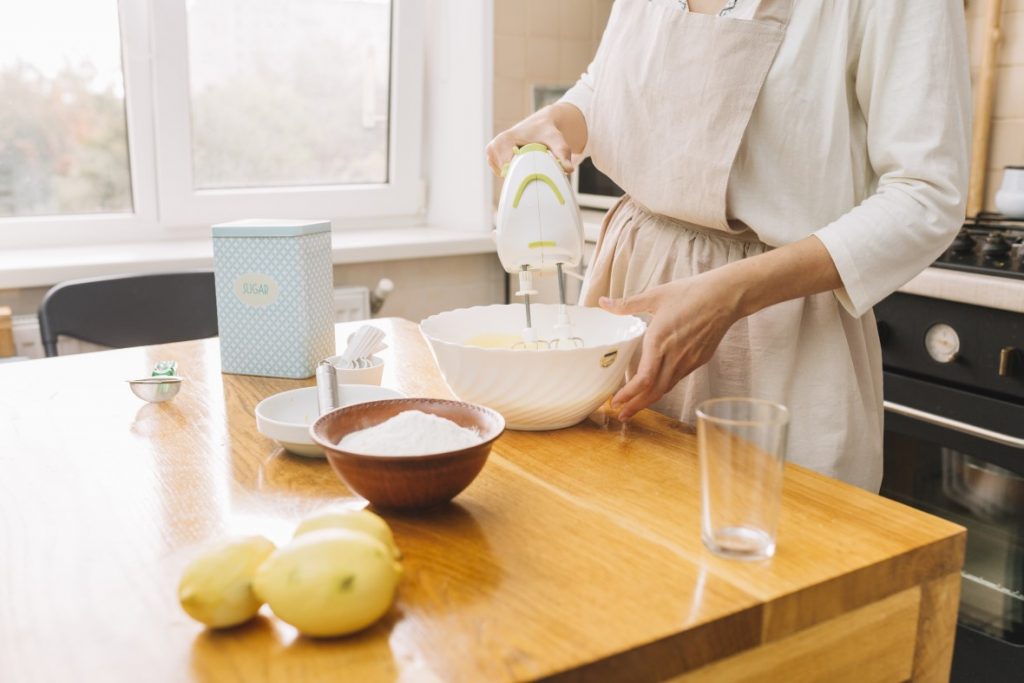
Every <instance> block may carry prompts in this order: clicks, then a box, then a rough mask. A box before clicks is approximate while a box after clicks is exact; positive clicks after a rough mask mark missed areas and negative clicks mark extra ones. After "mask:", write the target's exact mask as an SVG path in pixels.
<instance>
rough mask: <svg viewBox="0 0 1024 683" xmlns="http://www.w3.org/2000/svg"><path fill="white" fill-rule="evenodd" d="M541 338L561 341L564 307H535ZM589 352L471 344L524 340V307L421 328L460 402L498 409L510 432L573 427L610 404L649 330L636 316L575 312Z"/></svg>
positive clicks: (455, 316)
mask: <svg viewBox="0 0 1024 683" xmlns="http://www.w3.org/2000/svg"><path fill="white" fill-rule="evenodd" d="M530 310H531V312H532V314H533V326H534V328H535V329H536V330H537V336H538V338H540V339H553V338H554V325H555V315H556V313H557V311H558V305H557V304H534V305H532V306H531V307H530ZM569 319H570V321H571V322H572V324H573V326H574V327H575V330H576V335H577V336H579V337H582V338H583V340H584V342H585V344H586V345H585V346H584V347H583V348H556V349H548V350H536V351H525V350H520V351H514V350H511V349H489V348H481V347H477V346H469V345H467V344H466V342H467V341H469V340H470V339H473V338H474V337H477V336H480V335H511V336H515V335H519V334H520V332H521V330H522V329H523V325H524V324H525V311H524V309H523V305H522V304H510V305H497V306H475V307H473V308H460V309H457V310H454V311H446V312H444V313H439V314H437V315H434V316H431V317H429V318H427V319H426V320H424V321H423V322H422V323H420V330H421V331H422V333H423V336H424V337H425V338H426V340H427V342H428V343H429V344H430V349H431V351H432V352H433V354H434V359H435V360H436V361H437V365H438V367H439V368H440V369H441V374H442V375H443V376H444V379H445V382H447V383H448V387H449V388H450V389H451V390H452V393H454V394H455V395H456V396H457V397H458V398H459V400H461V401H467V402H469V403H477V404H480V405H484V406H487V407H489V408H493V409H494V410H497V411H498V412H499V413H501V414H502V416H503V417H504V418H505V422H506V424H507V426H508V428H509V429H522V430H531V431H541V430H548V429H561V428H563V427H570V426H572V425H574V424H576V423H578V422H580V421H582V420H583V419H585V418H586V417H587V416H588V415H590V414H591V413H592V412H594V411H595V410H597V408H598V407H599V406H600V405H601V404H602V403H604V402H605V401H606V400H607V399H608V398H609V397H610V396H611V395H612V394H613V393H614V392H615V390H616V389H618V388H619V386H620V385H621V384H622V381H623V379H624V377H625V374H626V369H627V368H628V367H629V361H630V359H631V358H632V357H633V354H634V353H635V352H636V350H637V346H638V345H639V344H640V339H641V338H642V337H643V334H644V330H645V329H646V326H645V325H644V322H643V321H642V320H640V319H639V318H637V317H634V316H618V315H613V314H611V313H608V312H607V311H603V310H601V309H599V308H583V307H579V306H570V307H569Z"/></svg>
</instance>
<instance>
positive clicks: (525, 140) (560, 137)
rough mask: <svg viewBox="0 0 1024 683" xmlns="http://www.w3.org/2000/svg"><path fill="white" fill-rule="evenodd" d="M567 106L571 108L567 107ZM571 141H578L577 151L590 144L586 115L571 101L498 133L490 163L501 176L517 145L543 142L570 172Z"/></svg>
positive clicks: (490, 146)
mask: <svg viewBox="0 0 1024 683" xmlns="http://www.w3.org/2000/svg"><path fill="white" fill-rule="evenodd" d="M566 107H567V108H568V109H565V108H566ZM566 128H568V130H566ZM581 137H582V139H581ZM570 141H571V142H577V146H578V147H579V149H578V150H577V151H582V150H583V145H584V144H585V143H586V123H585V122H584V120H583V114H582V113H580V110H579V109H577V108H576V107H574V106H573V105H571V104H564V103H558V104H553V105H551V106H549V107H544V108H543V109H540V110H538V111H536V112H534V113H533V114H531V115H530V116H528V117H526V118H525V119H523V120H522V121H520V122H519V123H517V124H516V125H514V126H512V127H511V128H509V129H508V130H506V131H504V132H502V133H499V134H498V135H497V136H495V138H494V139H493V140H491V142H490V143H489V144H488V145H487V164H488V165H489V166H490V167H491V171H493V172H494V175H496V176H501V170H502V167H503V166H504V165H505V164H507V163H508V162H510V161H511V160H512V155H513V154H514V153H515V150H516V148H517V147H522V146H523V145H526V144H529V143H531V142H539V143H541V144H543V145H544V146H546V147H547V148H548V149H549V150H551V152H552V154H554V155H555V158H556V159H558V160H559V161H560V162H561V163H562V168H564V169H565V172H566V173H570V172H572V169H573V166H572V152H573V145H571V144H570Z"/></svg>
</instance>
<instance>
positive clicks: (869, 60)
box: [563, 0, 971, 316]
mask: <svg viewBox="0 0 1024 683" xmlns="http://www.w3.org/2000/svg"><path fill="white" fill-rule="evenodd" d="M654 1H655V2H658V1H665V0H654ZM755 1H756V0H755ZM621 2H622V0H619V2H616V3H615V4H614V5H613V8H612V14H611V17H610V18H609V22H608V26H607V28H606V29H605V34H606V35H608V34H609V33H611V32H613V31H615V30H616V25H617V21H616V17H617V14H618V12H617V8H618V6H619V5H620V4H621ZM753 6H754V2H752V1H751V0H740V1H739V2H738V3H737V8H736V13H734V14H731V15H728V18H729V19H730V20H736V19H744V18H749V16H750V14H751V13H752V11H753ZM741 9H742V10H745V12H744V14H746V17H744V16H743V14H741V13H740V10H741ZM681 10H682V11H686V10H685V8H682V7H681ZM636 42H637V43H638V44H640V43H642V42H643V39H642V37H640V36H638V37H637V40H636ZM604 58H605V55H604V54H603V50H602V49H601V48H598V51H597V55H596V56H595V58H594V61H593V62H592V63H591V65H590V67H589V68H588V70H587V72H586V73H585V74H583V75H582V77H581V78H580V80H579V81H578V82H577V83H576V85H575V86H574V87H573V88H572V89H570V90H569V92H567V93H566V95H565V97H564V98H563V99H564V101H567V102H570V103H572V104H574V105H575V106H577V107H578V108H579V109H580V110H581V111H582V112H583V115H584V117H585V118H587V119H590V103H591V101H592V96H593V92H594V87H595V84H598V83H599V82H600V73H601V63H602V60H603V59H604ZM683 87H685V86H683ZM970 92H971V88H970V75H969V67H968V57H967V41H966V30H965V27H964V10H963V4H962V2H961V0H842V1H834V2H822V1H821V0H795V2H794V6H793V12H792V16H791V18H790V23H789V26H788V28H787V30H786V35H785V38H784V39H783V42H782V45H781V46H780V48H779V52H778V54H777V56H776V58H775V62H774V63H773V65H772V67H771V70H770V71H769V73H768V77H767V79H766V81H765V84H764V88H763V89H762V91H761V94H760V96H759V98H758V101H757V104H756V106H755V108H754V111H753V114H752V116H751V120H750V123H749V125H748V127H747V131H746V134H745V137H744V139H743V142H742V144H741V145H740V149H739V152H738V154H737V158H736V161H735V164H734V166H733V169H732V173H731V176H730V180H729V188H728V192H727V212H728V215H729V217H730V218H733V219H736V220H738V221H740V222H742V223H744V224H746V225H747V226H749V227H750V228H751V229H752V230H753V231H754V232H755V233H756V234H757V235H758V237H760V239H761V240H762V241H764V242H765V243H767V244H769V245H772V246H781V245H784V244H789V243H791V242H795V241H797V240H800V239H802V238H804V237H807V236H808V235H812V234H813V235H816V236H817V237H818V238H819V239H820V240H821V241H822V242H823V243H824V245H825V247H826V248H827V249H828V251H829V253H830V254H831V256H832V259H833V261H834V262H835V264H836V268H837V269H838V271H839V274H840V277H841V278H842V281H843V289H841V290H838V291H837V292H836V296H837V297H838V298H839V300H840V301H841V302H842V304H843V306H844V307H845V308H846V309H847V310H848V311H849V312H850V313H851V314H852V315H855V316H860V315H863V314H864V313H865V312H867V311H868V310H870V309H871V307H872V306H873V305H874V304H875V303H877V302H878V301H880V300H881V299H883V298H885V297H886V296H888V295H889V294H890V293H892V292H893V291H895V290H896V289H897V288H899V287H900V286H901V285H903V284H904V283H906V282H907V281H908V280H910V279H911V278H912V277H914V276H915V275H916V274H917V273H919V272H920V271H921V270H923V269H924V268H925V267H927V266H928V265H929V264H930V263H931V262H932V261H934V260H935V259H936V258H937V257H938V256H939V255H940V254H941V253H942V252H943V251H944V250H945V248H946V247H947V245H948V244H949V242H950V241H951V239H952V238H953V236H954V235H955V234H956V232H957V230H958V229H959V227H960V226H961V225H962V223H963V219H964V209H965V204H966V194H967V180H968V171H969V161H968V157H969V147H970V127H971V97H970ZM602 96H603V97H608V96H609V95H608V94H607V93H605V94H603V95H602ZM685 115H686V113H685V112H680V113H679V116H680V118H681V119H682V118H684V117H685ZM624 132H626V131H624ZM651 134H657V135H663V136H665V137H666V143H668V142H670V141H671V130H666V131H653V132H651ZM613 180H614V178H613Z"/></svg>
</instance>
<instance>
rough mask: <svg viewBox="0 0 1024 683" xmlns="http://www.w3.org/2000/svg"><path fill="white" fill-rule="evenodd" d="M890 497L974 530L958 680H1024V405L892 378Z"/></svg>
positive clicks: (886, 481) (885, 490)
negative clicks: (1022, 677) (1022, 675)
mask: <svg viewBox="0 0 1024 683" xmlns="http://www.w3.org/2000/svg"><path fill="white" fill-rule="evenodd" d="M885 382H886V383H885V396H886V401H885V404H886V422H885V475H884V478H883V481H882V495H884V496H886V497H888V498H892V499H894V500H897V501H900V502H902V503H905V504H907V505H910V506H912V507H915V508H918V509H921V510H924V511H926V512H929V513H931V514H933V515H937V516H939V517H944V518H945V519H948V520H950V521H953V522H956V523H957V524H960V525H962V526H964V527H966V528H967V549H966V555H965V559H964V568H963V572H962V575H963V581H962V584H961V596H960V615H959V623H958V625H957V640H956V646H955V650H954V655H953V675H952V680H954V681H987V682H992V681H1011V680H1013V681H1020V680H1021V672H1022V671H1024V405H1020V404H1018V403H1015V402H1009V401H1003V400H998V399H993V398H989V397H985V396H979V395H976V394H972V393H970V392H965V391H960V390H956V389H950V388H948V387H943V386H940V385H935V384H931V383H929V382H924V381H920V380H916V379H912V378H908V377H905V376H901V375H896V374H893V373H888V372H887V373H886V376H885Z"/></svg>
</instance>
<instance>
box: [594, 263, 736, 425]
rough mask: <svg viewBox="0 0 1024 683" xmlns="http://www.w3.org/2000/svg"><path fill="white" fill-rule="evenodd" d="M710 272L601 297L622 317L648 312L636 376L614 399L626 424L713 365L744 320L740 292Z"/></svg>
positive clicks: (606, 306) (609, 309)
mask: <svg viewBox="0 0 1024 683" xmlns="http://www.w3.org/2000/svg"><path fill="white" fill-rule="evenodd" d="M717 275H718V273H716V272H715V271H709V272H706V273H702V274H700V275H695V276H693V277H689V278H685V279H683V280H676V281H674V282H669V283H667V284H664V285H660V286H658V287H654V288H652V289H649V290H647V291H646V292H643V293H642V294H637V295H636V296H631V297H627V298H625V299H609V298H607V297H602V298H601V301H600V305H601V308H603V309H605V310H606V311H609V312H610V313H615V314H618V315H625V314H636V313H650V314H652V316H653V317H652V318H651V320H650V322H649V323H648V325H647V334H646V335H645V336H644V341H643V347H642V350H641V355H640V365H639V367H638V368H637V371H636V374H635V375H633V377H632V378H631V379H630V380H629V381H628V382H627V383H626V385H625V386H623V387H622V388H621V389H620V390H619V391H618V393H617V394H615V396H613V397H612V403H611V405H612V408H613V409H618V410H619V419H621V420H628V419H629V418H631V417H633V416H634V415H635V414H636V413H638V412H640V411H641V410H643V409H644V408H646V407H647V406H649V405H651V404H652V403H654V402H655V401H657V400H658V399H659V398H661V397H662V396H664V395H665V394H666V393H668V392H669V391H670V390H671V389H672V387H674V386H675V385H676V383H678V382H679V380H681V379H683V378H684V377H686V376H687V375H689V374H690V373H691V372H693V371H694V370H696V369H697V368H699V367H700V366H702V365H704V364H705V363H707V362H708V361H709V360H711V356H712V355H714V353H715V349H717V348H718V344H719V343H720V342H721V341H722V337H724V336H725V333H726V332H727V331H728V329H729V328H730V327H731V326H732V324H733V323H734V322H736V321H737V320H738V319H739V318H740V317H741V316H740V312H739V307H740V296H739V293H738V292H736V291H735V290H733V289H732V288H730V287H729V286H727V283H725V282H722V281H721V278H719V277H717Z"/></svg>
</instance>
